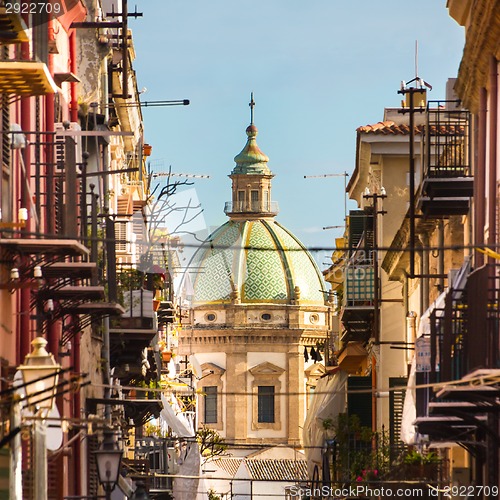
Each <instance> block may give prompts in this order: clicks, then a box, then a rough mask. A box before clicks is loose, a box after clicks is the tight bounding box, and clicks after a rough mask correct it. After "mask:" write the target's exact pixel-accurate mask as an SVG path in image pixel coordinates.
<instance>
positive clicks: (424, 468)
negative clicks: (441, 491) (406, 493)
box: [401, 450, 441, 480]
mask: <svg viewBox="0 0 500 500" xmlns="http://www.w3.org/2000/svg"><path fill="white" fill-rule="evenodd" d="M440 463H441V457H440V456H439V455H438V454H437V453H436V452H435V451H429V452H427V453H422V452H420V451H418V450H409V451H408V452H406V454H405V455H404V456H403V463H402V467H401V468H402V472H403V475H404V478H405V479H408V480H411V479H415V478H418V479H429V480H437V478H438V474H439V465H440Z"/></svg>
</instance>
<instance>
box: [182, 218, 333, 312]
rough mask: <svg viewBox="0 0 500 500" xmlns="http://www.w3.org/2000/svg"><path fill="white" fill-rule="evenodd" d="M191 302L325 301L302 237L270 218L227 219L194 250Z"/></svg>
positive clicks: (321, 284) (322, 287)
mask: <svg viewBox="0 0 500 500" xmlns="http://www.w3.org/2000/svg"><path fill="white" fill-rule="evenodd" d="M190 268H191V269H193V268H194V269H196V270H197V274H196V277H195V280H194V304H193V305H196V304H200V303H204V304H208V303H230V302H232V301H233V300H234V299H235V298H238V299H239V301H240V302H241V303H274V304H279V303H283V304H289V303H291V302H292V300H295V299H298V298H299V297H300V301H301V303H303V304H311V305H324V304H325V299H324V294H323V292H322V290H324V285H323V278H322V275H321V272H320V271H319V269H318V267H317V265H316V263H315V261H314V259H313V258H312V256H311V254H310V253H309V252H308V251H307V249H306V248H305V247H304V245H302V243H301V242H300V241H299V240H298V239H297V238H296V237H295V236H294V235H293V234H292V233H290V232H289V231H288V230H287V229H285V228H284V227H283V226H281V225H280V224H278V223H277V222H276V221H274V220H272V219H268V220H260V219H259V220H247V221H241V220H240V221H239V220H230V221H228V222H227V223H225V224H224V225H222V226H221V227H219V228H218V229H217V230H216V231H215V232H214V233H213V234H212V235H211V236H210V237H209V238H208V239H207V240H206V241H205V242H204V243H203V245H202V246H201V248H200V249H199V250H198V251H197V252H196V254H195V255H194V257H193V259H192V261H191V265H190Z"/></svg>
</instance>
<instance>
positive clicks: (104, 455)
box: [94, 432, 122, 500]
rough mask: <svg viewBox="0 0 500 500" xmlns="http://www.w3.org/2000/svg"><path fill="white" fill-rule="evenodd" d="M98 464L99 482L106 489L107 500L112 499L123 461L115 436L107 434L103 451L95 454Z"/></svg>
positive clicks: (102, 446)
mask: <svg viewBox="0 0 500 500" xmlns="http://www.w3.org/2000/svg"><path fill="white" fill-rule="evenodd" d="M94 454H95V458H96V462H97V474H98V476H99V482H100V483H101V484H102V487H103V488H104V492H105V493H106V499H107V500H109V499H110V498H111V492H112V491H113V490H114V489H115V486H116V484H117V483H118V479H119V477H120V465H121V461H122V450H120V449H119V448H118V445H117V443H116V441H115V440H114V439H113V435H112V434H111V433H110V432H105V434H104V440H103V442H102V445H101V449H99V450H97V451H95V452H94Z"/></svg>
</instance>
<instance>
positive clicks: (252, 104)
mask: <svg viewBox="0 0 500 500" xmlns="http://www.w3.org/2000/svg"><path fill="white" fill-rule="evenodd" d="M248 105H249V106H250V124H251V125H253V108H254V107H255V101H254V100H253V92H252V93H251V94H250V102H249V104H248Z"/></svg>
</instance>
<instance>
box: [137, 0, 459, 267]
mask: <svg viewBox="0 0 500 500" xmlns="http://www.w3.org/2000/svg"><path fill="white" fill-rule="evenodd" d="M135 4H136V5H137V10H138V11H139V12H142V13H143V17H141V18H138V19H131V20H130V22H129V25H130V27H131V29H132V31H133V40H134V47H135V52H136V60H135V61H134V69H135V71H136V74H137V80H138V86H139V89H144V88H145V89H147V90H146V91H145V92H144V93H143V94H141V100H142V101H159V100H162V101H163V100H177V99H189V100H190V105H189V106H169V107H145V108H143V116H144V124H145V142H147V143H149V144H151V145H152V146H153V153H152V156H151V157H150V159H151V162H152V164H154V166H155V170H158V171H159V170H166V169H168V167H169V166H170V165H171V166H172V171H173V172H181V173H190V174H204V175H209V176H210V178H209V179H194V185H193V186H190V187H186V188H185V189H187V190H188V191H187V193H184V194H183V196H184V197H185V198H186V197H187V199H192V200H193V202H195V203H198V201H199V203H200V204H201V207H202V209H203V216H202V217H199V218H197V219H196V222H195V223H193V224H192V225H191V227H189V229H190V230H193V231H198V230H201V229H205V228H206V229H207V230H208V231H210V230H213V229H215V228H216V227H218V226H219V225H221V224H223V223H224V222H226V221H227V217H226V215H225V214H224V211H223V208H224V203H225V202H226V201H229V200H230V199H231V180H230V179H229V178H228V175H229V174H230V172H231V170H232V169H233V168H234V165H235V164H234V156H236V155H237V154H238V153H239V152H240V151H241V150H242V149H243V147H244V145H245V143H246V134H245V129H246V127H247V126H248V124H249V123H250V108H249V106H248V103H249V102H250V93H251V92H253V93H254V99H255V102H256V106H255V109H254V123H255V125H256V126H257V128H258V130H259V134H258V136H257V143H258V144H259V147H260V148H261V150H262V151H263V152H264V153H265V154H266V155H267V156H269V163H268V165H269V168H270V169H271V171H272V172H273V173H274V174H275V177H274V179H273V188H272V198H273V200H275V201H277V202H278V204H279V207H280V213H279V214H278V216H277V218H276V220H277V221H278V222H280V223H281V224H283V225H284V226H285V227H287V228H288V229H289V230H291V231H292V232H293V233H294V234H295V235H296V236H297V237H298V238H299V239H300V240H301V241H302V242H303V243H304V244H305V245H306V246H307V247H315V248H317V247H320V248H325V250H324V251H321V252H314V254H313V255H314V257H315V258H316V260H317V262H318V264H319V265H320V268H321V269H324V268H326V267H327V266H328V265H329V264H330V263H331V261H330V260H329V258H328V256H329V255H331V249H332V248H333V247H334V245H335V238H336V237H339V236H341V235H342V233H343V229H341V228H337V229H330V230H323V227H326V226H337V225H339V226H340V225H342V224H343V223H344V200H345V198H344V178H343V177H342V176H334V177H323V178H321V177H318V178H307V179H305V178H304V176H305V175H308V176H310V175H324V174H339V173H342V172H344V171H346V172H348V173H351V172H352V170H353V168H354V165H355V154H356V150H355V145H356V128H357V127H359V126H362V125H366V124H371V123H377V122H378V121H380V120H382V119H383V113H384V108H385V107H397V106H399V103H400V101H401V95H399V94H398V93H397V91H398V89H399V87H400V82H401V80H405V81H409V80H411V79H412V78H413V77H414V76H415V45H416V41H418V73H419V76H420V77H422V78H423V79H425V81H427V82H429V83H430V84H431V85H432V86H433V89H432V91H431V92H430V93H429V96H428V98H429V100H438V99H444V98H445V85H446V81H447V79H448V78H452V77H456V74H457V71H458V67H459V64H460V59H461V56H462V51H463V46H464V30H463V28H462V27H460V26H459V25H458V24H457V23H456V22H455V21H454V20H453V19H452V18H451V17H450V16H449V15H448V10H447V8H446V1H445V0H420V1H419V2H416V3H413V2H404V1H403V2H402V1H401V0H378V1H373V0H349V1H342V0H308V1H304V0H301V1H298V0H253V1H251V2H241V1H238V0H213V1H211V2H207V1H201V0H136V1H135ZM135 4H134V3H133V2H130V5H129V11H133V9H134V5H135ZM354 208H356V205H355V204H354V203H353V202H349V204H348V209H354ZM167 224H168V221H167ZM174 224H175V222H174ZM202 236H203V234H202Z"/></svg>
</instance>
